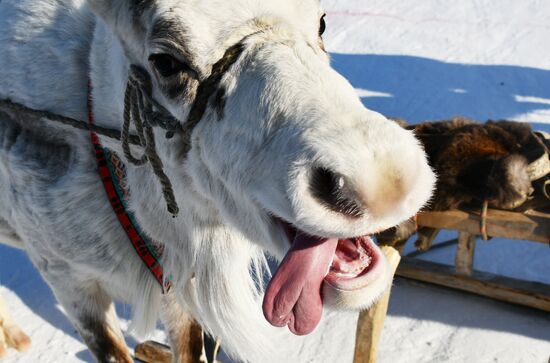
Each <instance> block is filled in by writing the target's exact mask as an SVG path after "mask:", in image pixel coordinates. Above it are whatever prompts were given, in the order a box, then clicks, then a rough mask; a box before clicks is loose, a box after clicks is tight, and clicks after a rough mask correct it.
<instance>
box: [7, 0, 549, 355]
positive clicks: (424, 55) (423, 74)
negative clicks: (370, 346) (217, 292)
mask: <svg viewBox="0 0 550 363" xmlns="http://www.w3.org/2000/svg"><path fill="white" fill-rule="evenodd" d="M322 2H323V5H324V7H325V9H326V10H327V14H328V16H327V23H328V30H327V34H326V36H325V42H326V46H327V49H328V50H329V51H330V52H331V54H332V59H333V65H334V67H335V68H336V69H338V70H339V71H340V72H341V73H342V74H344V75H345V76H346V77H347V78H348V79H349V80H350V81H351V82H352V83H353V85H354V86H355V87H356V88H357V92H358V94H359V95H360V96H361V97H362V99H363V101H364V103H365V105H366V106H368V107H369V108H372V109H374V110H377V111H380V112H382V113H384V114H386V115H388V116H396V117H403V118H405V119H407V120H409V121H412V122H418V121H422V120H427V119H442V118H449V117H451V116H453V115H465V116H469V117H473V118H476V119H478V120H486V119H499V118H507V119H515V120H521V121H526V122H531V123H534V124H535V126H536V127H537V128H539V129H546V130H550V0H522V1H517V0H461V1H451V0H446V1H444V0H423V1H419V0H368V1H367V0H323V1H322ZM448 237H452V234H451V233H450V232H449V233H446V234H445V236H443V237H442V238H441V239H445V238H448ZM410 250H411V248H409V251H410ZM453 253H454V248H452V247H450V248H444V249H440V250H437V251H433V252H429V253H427V254H425V255H424V256H423V257H422V258H427V259H430V260H433V261H438V262H445V263H449V264H450V263H452V260H453ZM475 268H476V269H480V270H484V271H489V272H494V273H499V274H504V275H509V276H514V277H517V278H523V279H530V280H536V281H540V282H545V283H549V284H550V248H548V246H546V245H544V244H536V243H527V242H518V241H506V240H502V239H495V240H492V241H490V242H478V246H477V250H476V260H475ZM0 281H1V283H2V285H3V287H0V294H2V295H3V297H4V298H5V300H6V301H7V303H8V305H9V306H10V307H11V309H12V311H13V315H14V316H15V318H16V320H17V322H18V323H20V324H21V326H22V327H24V329H25V330H26V332H27V333H29V335H30V336H31V337H32V339H33V346H32V348H31V350H30V352H28V353H26V354H24V355H20V354H16V353H15V352H11V354H10V356H9V358H8V359H6V360H5V363H14V362H22V363H24V362H29V363H34V362H40V363H48V362H52V363H53V362H56V363H58V362H92V358H91V356H90V354H89V353H88V352H87V350H86V347H85V346H84V345H83V344H82V343H81V342H80V339H79V338H78V335H77V334H76V332H75V330H74V329H73V328H72V326H71V325H70V323H69V322H68V321H67V319H66V318H65V317H64V315H63V313H62V311H61V309H60V307H59V306H58V304H57V303H56V302H55V299H54V297H53V296H52V293H51V292H50V290H49V288H48V287H47V285H46V284H45V283H44V282H43V280H42V279H41V277H40V276H39V275H38V274H37V272H36V271H35V270H34V268H33V267H32V265H31V264H30V262H29V260H28V259H27V257H26V256H25V255H24V254H23V253H22V252H20V251H17V250H13V249H10V248H8V247H4V246H0ZM118 310H119V315H120V316H121V317H122V320H123V322H124V324H123V325H124V326H126V325H127V324H126V322H127V320H126V319H127V318H128V317H129V315H130V313H129V308H127V307H125V306H119V309H118ZM549 315H550V314H545V313H542V312H539V311H536V310H532V309H527V308H521V307H517V306H513V305H509V304H505V303H500V302H495V301H493V300H489V299H485V298H481V297H477V296H474V295H469V294H465V293H460V292H457V291H452V290H448V289H443V288H438V287H434V286H428V285H424V284H419V283H415V282H410V281H406V280H402V279H397V280H396V281H395V286H394V288H393V290H392V298H391V302H390V307H389V312H388V317H387V320H386V325H385V328H384V332H383V334H382V338H381V344H380V347H379V362H382V363H386V362H387V363H395V362H397V363H400V362H407V363H408V362H418V363H420V362H422V363H424V362H457V363H458V362H514V363H516V362H525V363H535V362H537V363H546V362H548V359H549V356H550V316H549ZM356 320H357V314H353V313H332V312H327V314H326V316H325V319H324V320H323V322H322V324H321V325H320V326H319V328H318V329H317V330H316V331H315V332H314V333H313V334H312V335H310V336H308V337H305V338H293V339H289V340H288V341H286V342H284V343H281V344H280V346H281V347H282V348H281V349H284V350H285V351H288V360H287V362H344V363H345V362H351V361H352V357H353V346H354V339H355V323H356ZM153 338H154V339H157V340H160V341H162V340H163V339H164V334H163V333H162V332H161V331H157V332H156V333H155V335H154V336H153ZM127 340H128V344H129V345H130V346H134V345H135V344H136V340H135V339H134V338H132V337H129V338H128V339H127ZM268 361H269V360H268V359H266V362H268Z"/></svg>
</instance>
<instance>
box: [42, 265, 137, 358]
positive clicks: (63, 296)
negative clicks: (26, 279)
mask: <svg viewBox="0 0 550 363" xmlns="http://www.w3.org/2000/svg"><path fill="white" fill-rule="evenodd" d="M65 274H66V275H65V278H64V279H59V280H57V279H48V274H45V276H44V277H46V279H47V280H48V282H49V283H50V286H51V287H52V290H53V291H54V294H55V296H56V297H57V300H58V301H59V303H60V304H61V305H62V306H63V308H64V309H65V311H66V313H67V315H68V316H69V319H70V320H71V322H72V323H73V325H74V327H75V328H76V330H77V331H78V332H79V334H80V336H81V337H82V339H83V340H84V342H85V343H86V345H87V346H88V349H89V350H90V351H91V353H92V354H93V355H94V356H95V358H96V359H97V361H98V362H100V363H133V362H134V361H133V359H132V356H131V354H130V351H129V350H128V347H127V346H126V342H125V341H124V337H123V335H122V332H121V330H120V326H119V323H118V319H117V316H116V312H115V307H114V304H113V301H112V299H111V297H110V296H109V295H108V294H107V293H106V292H105V291H104V290H103V289H102V288H101V286H100V285H99V283H97V282H89V283H86V284H78V283H76V282H72V281H70V280H69V279H68V278H67V277H66V276H72V274H71V273H68V272H65Z"/></svg>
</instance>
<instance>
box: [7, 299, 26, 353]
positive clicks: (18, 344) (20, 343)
mask: <svg viewBox="0 0 550 363" xmlns="http://www.w3.org/2000/svg"><path fill="white" fill-rule="evenodd" d="M30 345H31V340H30V339H29V337H28V336H27V335H25V333H23V331H22V330H21V329H20V328H19V327H18V326H17V325H16V324H15V323H14V321H13V319H12V318H11V315H10V313H9V311H8V307H7V305H6V303H5V302H4V300H3V299H2V297H1V296H0V358H2V357H4V356H5V355H6V354H7V347H11V348H14V349H16V350H18V351H19V352H24V351H26V350H27V349H29V347H30Z"/></svg>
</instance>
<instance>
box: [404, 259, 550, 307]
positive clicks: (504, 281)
mask: <svg viewBox="0 0 550 363" xmlns="http://www.w3.org/2000/svg"><path fill="white" fill-rule="evenodd" d="M453 270H454V269H453V267H452V266H447V265H442V264H439V263H434V262H429V261H422V260H419V259H414V258H408V257H403V259H402V261H401V264H400V265H399V268H398V270H397V275H398V276H401V277H406V278H411V279H414V280H418V281H423V282H429V283H433V284H437V285H441V286H446V287H450V288H453V289H458V290H463V291H468V292H471V293H474V294H478V295H482V296H486V297H490V298H493V299H497V300H501V301H505V302H509V303H513V304H519V305H524V306H529V307H532V308H536V309H540V310H543V311H547V312H550V286H549V285H546V284H542V283H538V282H531V281H524V280H517V279H513V278H510V277H503V276H497V275H493V274H490V273H486V272H479V271H473V273H472V275H471V276H464V275H458V274H456V273H455V272H454V271H453Z"/></svg>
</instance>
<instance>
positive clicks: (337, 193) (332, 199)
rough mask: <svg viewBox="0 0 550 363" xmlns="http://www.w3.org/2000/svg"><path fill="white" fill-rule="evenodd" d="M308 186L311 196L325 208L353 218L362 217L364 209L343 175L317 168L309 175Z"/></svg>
mask: <svg viewBox="0 0 550 363" xmlns="http://www.w3.org/2000/svg"><path fill="white" fill-rule="evenodd" d="M309 186H310V191H311V194H313V196H314V197H315V198H316V199H317V200H318V201H319V202H321V203H322V204H323V205H325V206H326V207H327V208H329V209H331V210H333V211H335V212H338V213H342V214H345V215H347V216H349V217H354V218H359V217H361V216H362V215H363V210H364V207H363V205H362V203H361V202H360V201H359V198H358V197H357V194H356V193H355V190H353V188H352V186H351V183H349V182H348V180H347V179H346V177H344V176H343V175H341V174H338V173H334V172H332V171H330V170H329V169H326V168H322V167H317V168H315V169H313V171H312V173H311V179H310V185H309Z"/></svg>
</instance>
